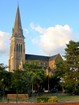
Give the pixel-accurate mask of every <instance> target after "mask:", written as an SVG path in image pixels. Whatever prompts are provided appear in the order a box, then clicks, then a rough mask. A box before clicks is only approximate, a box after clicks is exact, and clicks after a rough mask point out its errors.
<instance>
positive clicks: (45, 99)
mask: <svg viewBox="0 0 79 105" xmlns="http://www.w3.org/2000/svg"><path fill="white" fill-rule="evenodd" d="M37 102H38V103H40V102H41V103H46V102H49V103H50V102H51V103H53V102H58V99H57V97H56V96H50V97H45V96H41V97H37Z"/></svg>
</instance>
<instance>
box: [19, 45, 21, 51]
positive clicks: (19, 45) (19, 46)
mask: <svg viewBox="0 0 79 105" xmlns="http://www.w3.org/2000/svg"><path fill="white" fill-rule="evenodd" d="M20 51H21V48H20V44H19V52H20Z"/></svg>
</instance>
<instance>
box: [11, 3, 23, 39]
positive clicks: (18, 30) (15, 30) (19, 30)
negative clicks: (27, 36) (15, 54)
mask: <svg viewBox="0 0 79 105" xmlns="http://www.w3.org/2000/svg"><path fill="white" fill-rule="evenodd" d="M17 35H18V36H21V37H24V36H23V31H22V25H21V18H20V10H19V5H18V7H17V12H16V18H15V23H14V28H13V36H17Z"/></svg>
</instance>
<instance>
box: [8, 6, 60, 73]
mask: <svg viewBox="0 0 79 105" xmlns="http://www.w3.org/2000/svg"><path fill="white" fill-rule="evenodd" d="M24 39H25V37H24V35H23V29H22V24H21V18H20V10H19V6H18V7H17V11H16V18H15V23H14V27H13V29H12V36H11V40H10V55H9V71H10V72H13V71H14V70H17V69H23V64H25V63H27V62H31V61H39V62H40V64H41V66H43V67H45V66H46V67H48V68H50V70H55V63H56V62H57V61H58V60H60V59H62V57H61V55H60V54H56V55H53V56H41V55H32V54H25V42H24Z"/></svg>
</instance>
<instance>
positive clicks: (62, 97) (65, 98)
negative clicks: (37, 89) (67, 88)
mask: <svg viewBox="0 0 79 105" xmlns="http://www.w3.org/2000/svg"><path fill="white" fill-rule="evenodd" d="M40 96H45V97H50V96H57V98H58V102H79V96H78V95H67V94H62V93H55V94H54V93H51V94H50V93H43V94H41V95H40ZM37 97H39V96H38V95H37V94H33V95H32V96H31V97H29V99H28V100H27V102H37ZM0 102H7V100H6V99H5V98H4V99H2V100H0ZM18 102H19V101H18Z"/></svg>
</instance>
